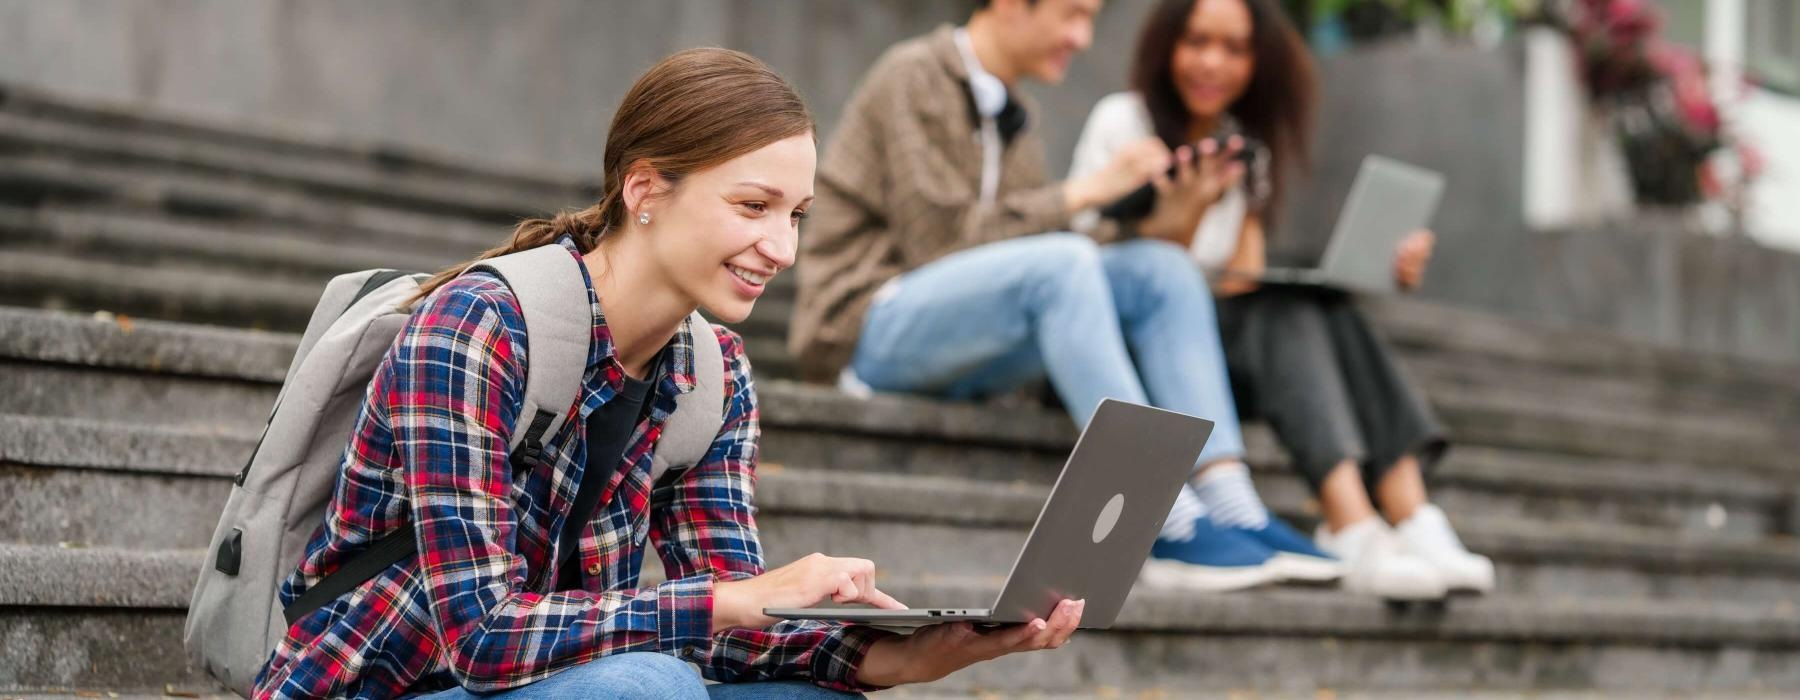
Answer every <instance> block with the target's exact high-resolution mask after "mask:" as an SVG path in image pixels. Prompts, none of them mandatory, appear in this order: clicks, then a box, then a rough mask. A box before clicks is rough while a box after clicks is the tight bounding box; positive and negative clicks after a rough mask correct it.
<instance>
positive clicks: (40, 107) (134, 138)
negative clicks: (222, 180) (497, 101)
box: [0, 86, 592, 196]
mask: <svg viewBox="0 0 1800 700" xmlns="http://www.w3.org/2000/svg"><path fill="white" fill-rule="evenodd" d="M0 110H4V113H5V115H7V117H9V119H11V121H13V124H16V126H22V128H27V126H38V128H43V126H47V124H49V126H56V128H58V130H65V131H67V135H63V133H65V131H58V135H40V133H34V139H32V140H38V142H45V140H47V142H68V140H77V142H81V144H88V140H86V139H97V137H104V139H112V140H117V144H122V146H112V148H115V149H117V148H128V149H133V151H148V153H151V155H157V157H160V158H164V160H176V162H180V160H185V158H196V160H202V162H212V160H218V158H225V157H230V158H245V160H254V162H279V164H283V166H295V167H301V166H331V167H342V169H349V171H367V173H373V175H378V176H385V178H409V180H421V182H434V184H461V185H468V187H479V189H484V191H488V193H490V194H500V193H504V194H508V196H565V194H571V193H583V191H587V189H590V187H592V185H590V184H587V182H581V180H576V178H560V176H545V175H542V173H536V171H526V169H500V167H490V166H484V164H477V162H466V160H454V158H445V157H441V155H434V153H421V151H416V149H410V148H401V146H392V144H353V142H342V140H337V139H333V140H322V139H313V137H306V135H299V133H272V131H250V130H241V128H232V126H223V124H207V122H196V121H189V119H184V117H169V115H151V113H142V112H137V110H117V108H113V106H108V104H81V103H72V101H68V99H67V97H61V95H40V94H32V92H31V90H29V88H25V90H22V88H18V86H7V88H5V97H4V101H0ZM14 131H23V130H14ZM200 149H205V151H203V153H198V155H196V151H200ZM202 155H203V157H202ZM225 169H230V167H225ZM333 175H338V176H340V175H342V173H333Z"/></svg>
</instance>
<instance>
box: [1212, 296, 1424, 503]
mask: <svg viewBox="0 0 1800 700" xmlns="http://www.w3.org/2000/svg"><path fill="white" fill-rule="evenodd" d="M1218 305H1219V331H1220V336H1221V339H1222V340H1223V341H1224V344H1225V360H1226V363H1227V364H1228V365H1229V366H1230V370H1231V385H1232V390H1233V392H1234V393H1235V395H1236V397H1237V402H1238V411H1239V413H1240V414H1241V415H1242V416H1243V417H1244V418H1246V419H1249V418H1255V417H1260V418H1262V419H1264V420H1267V421H1268V422H1269V424H1270V425H1271V426H1272V427H1273V428H1274V429H1275V433H1276V436H1277V437H1278V438H1279V439H1280V440H1281V443H1282V446H1284V447H1286V448H1287V450H1288V453H1289V454H1290V455H1292V456H1293V461H1294V468H1295V469H1296V470H1297V471H1299V472H1300V473H1301V474H1302V475H1303V476H1305V477H1306V480H1307V481H1308V482H1309V483H1310V484H1311V485H1312V488H1313V491H1314V492H1317V491H1318V489H1319V485H1320V484H1321V483H1323V482H1324V480H1325V477H1326V476H1327V475H1328V474H1330V473H1331V470H1332V469H1333V468H1334V467H1336V466H1337V465H1338V464H1339V463H1341V462H1343V461H1344V460H1354V461H1355V462H1356V463H1357V464H1358V465H1360V467H1361V471H1362V477H1363V483H1364V484H1365V485H1366V486H1367V487H1368V488H1369V489H1370V490H1373V489H1374V487H1375V485H1376V484H1377V483H1379V482H1380V481H1381V478H1382V477H1383V476H1385V475H1386V474H1387V472H1388V470H1389V469H1391V468H1392V467H1393V466H1394V463H1395V462H1396V461H1398V460H1399V459H1400V458H1401V457H1404V456H1406V455H1409V454H1410V455H1413V456H1415V457H1417V458H1418V460H1419V467H1420V470H1421V471H1422V472H1424V473H1426V474H1429V473H1430V471H1431V469H1432V467H1434V466H1436V464H1437V462H1438V461H1439V460H1440V459H1441V458H1442V457H1443V455H1444V452H1445V451H1446V450H1447V449H1448V448H1449V442H1448V440H1446V439H1445V437H1444V428H1443V425H1442V423H1440V422H1439V421H1438V418H1437V415H1436V414H1434V413H1433V412H1432V410H1431V406H1430V404H1428V403H1426V401H1425V398H1424V396H1423V395H1422V394H1421V393H1420V392H1419V391H1418V390H1417V389H1416V388H1414V387H1413V385H1412V384H1411V383H1409V382H1408V381H1407V380H1406V377H1405V376H1403V375H1402V374H1401V373H1400V369H1399V367H1397V366H1395V364H1394V361H1393V357H1392V354H1391V352H1390V351H1389V350H1388V348H1387V345H1386V344H1385V343H1383V342H1382V341H1381V339H1380V338H1378V337H1376V335H1375V333H1374V332H1373V330H1372V329H1370V328H1369V323H1368V321H1367V320H1366V319H1364V318H1363V315H1362V313H1361V312H1359V311H1357V309H1356V306H1355V304H1354V303H1353V301H1352V299H1351V297H1350V295H1348V294H1345V293H1343V292H1338V291H1333V290H1329V289H1320V288H1317V287H1299V286H1282V285H1274V286H1265V287H1263V288H1261V289H1259V290H1257V291H1255V292H1251V293H1248V294H1241V295H1237V296H1233V297H1225V298H1222V299H1220V300H1219V304H1218Z"/></svg>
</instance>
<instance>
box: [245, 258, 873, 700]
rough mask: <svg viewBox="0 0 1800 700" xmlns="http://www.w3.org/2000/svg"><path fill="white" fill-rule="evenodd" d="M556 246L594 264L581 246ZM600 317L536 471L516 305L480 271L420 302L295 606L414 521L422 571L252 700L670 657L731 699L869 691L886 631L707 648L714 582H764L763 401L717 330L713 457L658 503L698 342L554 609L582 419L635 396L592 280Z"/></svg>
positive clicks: (323, 635)
mask: <svg viewBox="0 0 1800 700" xmlns="http://www.w3.org/2000/svg"><path fill="white" fill-rule="evenodd" d="M561 243H562V244H563V245H564V246H565V247H567V248H569V251H570V254H572V255H579V253H578V252H577V250H576V248H575V246H574V243H573V241H572V240H570V239H569V238H567V237H564V238H563V239H562V241H561ZM583 275H584V276H585V275H586V272H585V269H584V271H583ZM588 300H589V303H590V304H591V305H592V308H593V312H594V335H593V343H592V344H591V345H590V349H589V358H588V370H587V372H586V374H585V376H584V379H583V389H582V392H581V399H580V406H579V407H578V409H576V410H577V413H576V415H575V416H574V417H572V418H570V420H568V421H567V422H566V423H565V424H564V425H563V427H562V428H561V430H559V431H558V433H557V434H556V435H555V436H553V437H552V438H551V439H549V440H548V441H547V443H546V445H545V454H546V461H547V465H546V466H547V467H548V468H538V469H531V470H527V471H524V472H522V473H519V472H514V471H513V469H512V467H511V466H510V465H509V464H508V461H507V443H508V438H509V436H510V435H511V434H512V430H513V426H514V424H515V422H516V421H517V418H518V416H517V415H516V414H517V412H518V411H519V409H520V406H521V404H522V403H523V401H524V390H525V384H524V377H525V367H524V358H525V341H526V338H525V333H524V328H525V324H524V319H523V316H522V315H521V312H520V310H519V305H518V301H517V299H516V298H515V297H514V296H513V295H512V293H511V292H510V291H509V290H508V289H507V288H506V285H505V284H504V283H502V282H501V281H500V280H499V279H497V278H495V277H494V276H492V275H489V274H485V273H474V274H469V275H464V276H463V277H460V278H458V279H456V280H455V281H453V282H451V283H449V284H447V285H445V286H444V287H443V288H441V289H439V290H438V291H436V292H434V293H433V294H432V295H431V296H430V297H429V298H427V299H426V300H425V301H423V302H421V304H420V306H419V308H418V309H416V310H415V311H414V312H413V315H412V318H411V319H410V320H409V322H408V323H407V326H406V329H405V330H404V331H402V333H401V335H400V336H399V337H398V338H397V339H396V340H395V342H394V344H393V346H392V347H391V348H390V349H389V351H388V354H387V355H386V357H385V358H384V359H383V361H382V363H381V365H380V366H379V367H378V368H377V369H376V372H375V377H374V380H373V381H372V382H371V383H370V386H369V389H368V393H367V394H366V396H365V398H364V401H363V405H362V409H361V411H360V413H359V414H358V416H357V419H356V424H355V429H354V432H353V435H352V438H351V441H350V444H349V446H348V447H347V449H346V451H345V454H344V463H343V471H342V473H341V476H340V478H339V479H338V481H337V485H336V490H335V492H334V493H333V494H332V498H331V501H330V504H329V505H328V506H327V508H326V518H325V522H324V524H323V525H322V526H321V527H320V529H319V530H318V531H317V532H316V533H315V534H314V535H313V538H312V540H311V541H310V542H309V543H308V545H307V548H306V554H305V558H304V559H303V560H302V561H301V562H300V564H299V568H298V569H297V570H296V571H295V572H294V573H293V574H292V575H291V576H290V577H289V578H288V579H287V580H286V582H285V583H284V584H283V585H282V588H281V603H282V604H283V605H285V604H287V603H289V602H291V601H293V600H294V599H295V598H296V597H298V596H299V595H300V594H301V593H303V592H304V591H305V590H306V589H307V587H308V586H311V585H314V584H316V583H318V581H319V580H320V579H322V578H323V577H324V576H325V575H327V574H329V573H331V572H332V571H335V570H336V569H337V568H338V567H339V566H341V565H342V564H343V563H344V562H346V561H348V560H349V559H350V558H352V557H354V556H355V555H356V554H358V553H359V552H361V551H362V550H363V549H365V548H366V547H368V546H369V544H370V543H372V542H374V541H376V540H379V539H380V538H381V537H382V536H384V535H386V534H388V533H389V532H392V531H394V530H396V529H399V528H405V527H409V525H408V523H409V522H411V523H417V533H418V538H419V556H418V558H417V559H416V560H409V561H406V562H402V563H399V564H396V565H394V566H392V567H390V568H389V569H388V570H387V571H385V572H383V573H381V574H380V575H378V576H376V577H375V578H374V579H373V580H371V581H369V582H368V583H365V584H363V585H362V586H360V587H358V588H357V589H355V590H354V591H352V592H350V593H348V594H345V595H344V596H341V597H340V598H339V599H338V600H336V601H334V602H333V603H331V604H329V605H326V606H324V607H322V608H320V609H319V610H316V611H314V612H313V613H312V614H310V615H307V616H306V617H303V618H301V619H300V620H298V621H296V622H295V623H294V624H293V626H292V627H290V628H289V629H288V631H287V634H286V635H285V636H284V637H283V638H282V639H281V641H280V642H279V644H278V645H277V646H276V648H275V651H274V653H273V655H272V657H271V658H270V660H269V663H268V665H267V666H265V667H264V669H263V671H262V673H261V675H260V676H259V677H258V679H257V683H256V697H257V698H274V697H281V698H315V697H351V698H393V697H400V696H403V695H408V694H413V693H420V692H426V691H431V690H437V689H442V688H447V687H451V686H453V685H459V684H460V685H461V686H463V687H464V688H467V689H469V690H472V691H493V690H500V689H505V688H513V687H518V686H522V685H526V684H529V683H531V682H533V681H537V680H540V679H543V678H546V677H548V676H550V675H552V674H554V673H556V672H558V671H560V670H563V669H566V668H569V667H572V666H576V665H579V664H581V663H583V662H586V661H589V660H592V659H595V658H598V657H601V656H605V655H607V654H612V653H617V652H624V651H660V652H663V653H667V654H672V655H675V656H678V657H680V658H682V659H684V660H687V661H691V662H694V663H696V664H698V665H699V666H700V667H701V669H702V672H703V673H704V674H705V675H706V676H707V677H708V678H711V679H714V680H719V681H725V682H732V681H755V680H768V679H775V678H812V679H814V680H815V682H817V683H819V684H820V685H823V686H826V687H831V688H836V689H841V690H866V689H867V688H866V687H863V686H860V685H859V684H857V683H856V682H855V671H856V668H857V665H858V664H860V663H861V661H862V658H863V656H864V654H866V653H867V651H868V648H869V645H870V644H871V643H873V641H874V640H875V639H877V638H878V636H879V635H880V634H882V633H879V632H874V631H871V630H867V629H858V628H847V627H841V626H836V625H827V624H820V623H808V622H788V623H781V624H778V625H776V626H775V627H772V628H769V629H767V630H735V631H731V632H726V633H722V634H718V635H713V634H711V629H712V603H713V599H712V590H713V583H714V582H715V581H730V580H737V579H743V578H749V577H751V576H755V575H758V574H761V573H762V572H763V558H762V547H761V545H760V544H759V543H758V541H757V536H756V524H755V522H754V520H753V517H752V514H753V508H752V506H751V495H752V490H753V488H754V483H755V466H756V459H757V441H758V439H759V437H760V435H761V430H760V428H759V427H758V423H757V404H756V393H755V389H754V387H753V384H752V382H751V377H750V364H749V361H748V359H747V358H746V357H745V356H744V347H743V341H742V339H741V338H739V337H738V336H737V334H735V333H732V332H730V331H728V330H725V329H722V328H721V329H719V332H718V336H719V337H718V342H719V344H720V348H721V350H723V351H724V357H725V363H726V371H727V375H726V392H725V393H726V403H727V407H726V412H725V421H724V426H723V428H722V429H721V430H720V432H719V435H718V437H717V438H716V439H715V440H714V441H713V444H712V448H711V450H710V451H709V452H708V453H707V455H706V457H705V459H704V460H702V461H701V463H700V464H698V465H696V466H695V467H694V468H693V469H690V470H688V471H686V472H681V473H679V474H671V475H665V477H664V478H663V479H662V480H661V482H660V483H656V484H652V483H650V455H651V451H652V449H653V447H654V445H655V443H656V439H657V436H658V435H660V434H661V431H662V428H663V424H664V423H665V421H666V420H667V419H668V417H669V415H670V413H671V412H673V411H674V409H675V397H676V396H677V395H678V394H681V393H685V392H687V391H689V390H691V389H692V388H693V387H694V368H693V361H694V353H693V345H692V343H693V342H694V340H693V338H692V336H691V335H690V333H689V329H688V327H687V325H686V324H685V323H684V324H683V326H682V329H681V331H680V332H679V333H678V334H677V335H676V338H675V340H674V342H673V343H671V345H670V347H669V348H667V349H665V351H664V352H663V354H662V355H661V356H660V357H659V358H658V360H657V362H656V367H657V369H656V370H655V371H656V376H657V380H656V382H655V390H654V395H653V397H652V398H651V402H650V410H649V411H648V415H647V416H646V418H645V419H644V420H643V421H642V422H640V424H639V425H638V426H637V428H636V430H635V432H634V433H633V436H632V440H631V442H630V443H629V445H628V446H627V448H626V451H625V459H624V461H623V462H622V463H621V468H620V469H619V471H618V472H617V473H616V474H615V475H614V476H613V478H612V481H611V482H610V483H609V484H608V487H607V490H606V491H605V492H604V493H603V494H602V496H603V498H602V500H601V503H602V504H603V505H602V506H601V508H600V509H599V510H598V512H597V513H596V514H595V516H594V520H593V522H592V523H591V524H590V525H589V527H588V528H587V529H586V530H585V531H584V532H583V534H582V536H581V539H580V543H579V546H580V551H579V553H578V554H577V555H576V557H575V558H574V559H573V560H572V562H571V564H572V565H577V566H580V567H581V568H582V582H583V586H582V589H581V590H575V591H562V592H553V591H551V590H550V588H551V587H552V586H553V584H554V582H555V581H556V580H557V572H555V571H552V570H550V569H551V567H552V566H554V564H553V562H555V561H556V558H555V552H554V551H553V548H554V547H555V542H554V533H558V532H561V531H562V529H563V523H564V520H565V519H566V518H567V517H568V511H569V509H570V507H571V505H572V504H573V502H574V500H575V489H576V486H577V485H578V484H579V483H580V481H581V470H582V469H583V468H584V467H585V465H586V464H587V454H586V452H587V446H586V444H585V442H584V440H583V437H584V428H583V425H584V422H585V418H586V417H587V415H588V414H589V413H591V412H593V410H594V409H596V408H598V407H599V406H600V405H602V404H604V403H605V402H607V401H609V400H611V399H612V397H613V396H615V395H616V394H617V392H618V391H619V390H620V388H621V386H622V377H623V369H622V367H621V366H620V364H619V362H618V360H617V358H616V357H615V356H614V354H613V348H612V337H611V334H610V333H609V332H608V331H607V328H606V324H605V320H604V318H603V316H602V315H601V313H600V303H599V299H598V297H596V296H595V294H594V292H593V287H592V282H591V281H590V282H589V288H588ZM646 543H648V544H651V545H654V547H655V549H656V552H657V554H658V555H659V556H660V557H661V558H662V562H663V567H664V570H665V571H666V572H667V574H668V578H669V580H668V581H666V582H664V583H661V584H658V585H656V586H653V587H640V585H639V582H638V574H639V568H640V565H641V563H642V561H643V555H644V550H645V545H646Z"/></svg>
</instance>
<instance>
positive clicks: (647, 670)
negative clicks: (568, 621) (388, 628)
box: [415, 651, 862, 700]
mask: <svg viewBox="0 0 1800 700" xmlns="http://www.w3.org/2000/svg"><path fill="white" fill-rule="evenodd" d="M859 697H862V696H860V695H855V694H850V693H839V692H836V691H832V690H826V689H824V688H820V687H819V686H816V685H813V684H812V683H811V682H810V681H775V682H766V683H722V684H719V685H710V686H709V685H706V684H705V683H702V682H700V675H699V674H697V673H695V672H694V669H692V668H689V667H688V665H687V664H686V663H683V662H682V661H681V660H680V659H677V658H675V657H673V656H669V655H668V654H659V653H656V652H645V651H637V652H627V653H622V654H612V655H609V656H602V657H600V658H598V659H595V660H593V661H589V662H587V663H585V664H582V665H580V666H576V667H574V668H571V669H566V670H564V671H562V672H560V673H557V674H556V675H554V676H551V677H549V678H545V679H544V680H541V681H538V682H536V683H532V684H531V685H527V686H523V687H520V688H514V689H511V690H503V691H500V692H497V693H491V694H477V693H471V692H469V691H467V690H463V689H462V688H451V689H449V690H440V691H438V692H435V693H431V694H429V695H421V696H417V697H416V698H415V700H476V699H478V698H479V699H482V700H487V699H493V700H561V699H562V698H581V699H582V700H706V699H708V698H712V699H714V700H717V699H719V698H724V699H726V700H843V699H844V698H859Z"/></svg>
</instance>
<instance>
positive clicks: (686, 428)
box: [650, 311, 725, 483]
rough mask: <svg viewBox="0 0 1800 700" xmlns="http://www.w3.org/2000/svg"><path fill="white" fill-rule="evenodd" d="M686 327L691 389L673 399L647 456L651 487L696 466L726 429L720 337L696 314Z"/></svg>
mask: <svg viewBox="0 0 1800 700" xmlns="http://www.w3.org/2000/svg"><path fill="white" fill-rule="evenodd" d="M687 323H688V332H689V337H691V338H693V342H694V388H693V390H692V391H689V392H688V393H686V394H682V395H681V396H678V397H676V398H675V413H674V414H673V415H671V416H669V422H668V424H667V425H665V426H663V433H662V437H661V438H658V440H657V443H656V451H655V453H654V454H652V455H651V456H650V474H651V481H652V482H653V483H654V482H655V481H656V480H657V479H660V478H661V477H662V476H663V475H664V474H666V473H668V472H669V471H671V470H681V469H686V468H688V467H692V466H694V465H696V464H699V463H700V460H702V459H705V458H706V452H707V450H709V449H711V448H712V443H713V438H716V437H718V435H719V428H720V427H722V426H724V425H725V356H724V355H723V354H721V353H720V352H719V336H718V335H717V334H715V333H714V332H713V328H712V324H711V323H707V321H706V319H705V318H704V317H702V316H701V315H700V312H698V311H696V312H694V313H693V314H690V315H689V316H688V321H687Z"/></svg>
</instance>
